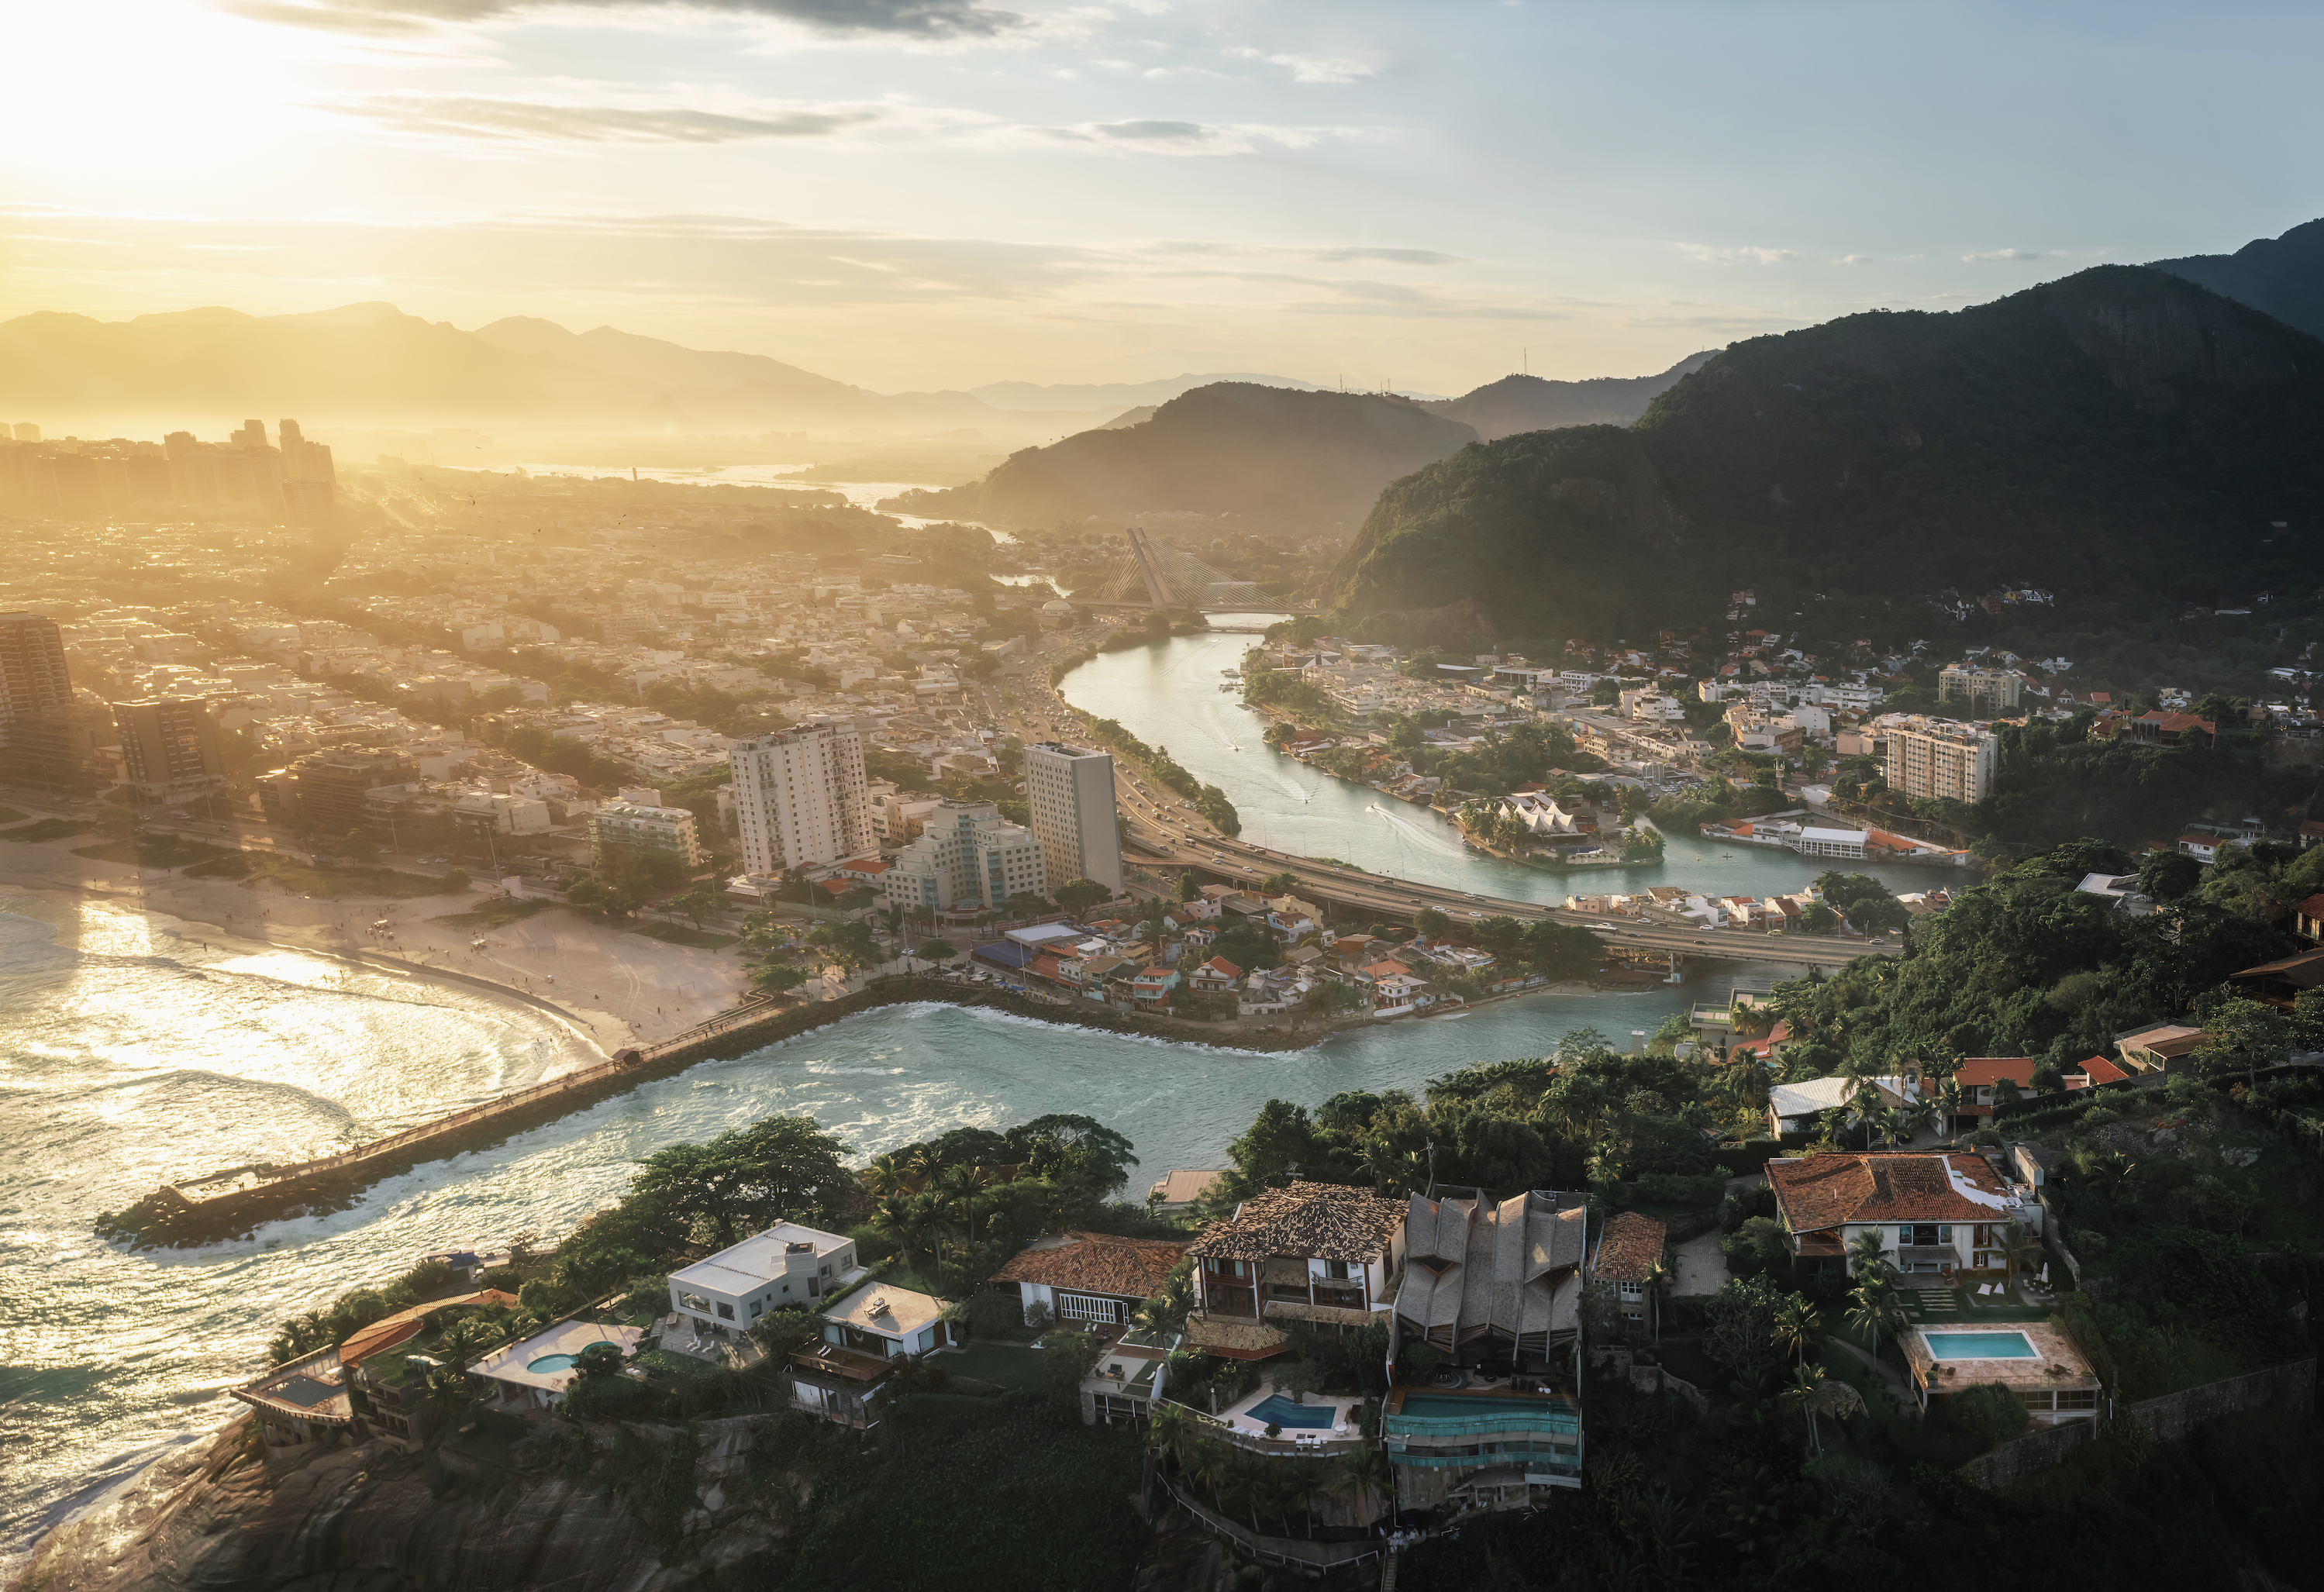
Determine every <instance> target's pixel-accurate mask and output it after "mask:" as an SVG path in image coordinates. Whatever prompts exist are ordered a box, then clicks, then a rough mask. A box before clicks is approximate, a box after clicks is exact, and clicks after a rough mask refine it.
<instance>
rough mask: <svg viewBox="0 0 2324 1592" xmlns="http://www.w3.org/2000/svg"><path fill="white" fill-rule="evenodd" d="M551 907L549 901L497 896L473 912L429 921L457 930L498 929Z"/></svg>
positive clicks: (519, 921) (452, 914)
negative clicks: (518, 899)
mask: <svg viewBox="0 0 2324 1592" xmlns="http://www.w3.org/2000/svg"><path fill="white" fill-rule="evenodd" d="M550 905H551V903H549V902H547V901H512V900H510V899H509V898H508V897H506V896H495V897H493V898H492V899H491V900H489V901H487V902H485V903H484V905H483V906H479V907H477V908H476V909H475V911H473V912H447V913H446V914H445V915H444V916H441V917H431V918H429V920H428V921H429V923H440V924H443V925H446V926H447V927H448V928H456V929H497V928H501V927H503V926H504V925H508V924H512V923H521V922H522V921H523V920H524V919H526V918H528V917H530V916H533V915H534V914H535V913H539V912H546V911H548V910H549V906H550Z"/></svg>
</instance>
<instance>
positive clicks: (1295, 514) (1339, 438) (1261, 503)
mask: <svg viewBox="0 0 2324 1592" xmlns="http://www.w3.org/2000/svg"><path fill="white" fill-rule="evenodd" d="M1476 440H1477V434H1476V432H1475V431H1473V430H1471V428H1468V427H1467V426H1464V425H1462V424H1461V423H1460V422H1459V421H1457V420H1448V419H1444V418H1443V416H1441V415H1434V414H1431V413H1430V412H1429V411H1428V410H1426V409H1425V408H1423V407H1422V406H1421V405H1419V404H1416V403H1415V402H1413V401H1412V400H1409V399H1403V398H1388V397H1383V396H1380V395H1378V394H1373V393H1355V392H1296V391H1290V390H1288V389H1286V388H1281V387H1261V386H1258V385H1256V384H1254V383H1252V382H1215V383H1213V384H1212V385H1211V386H1208V387H1197V388H1196V389H1194V391H1192V392H1188V393H1185V394H1183V395H1181V396H1179V397H1177V398H1174V399H1172V400H1170V401H1169V402H1167V403H1166V404H1163V405H1162V406H1160V408H1158V409H1157V410H1155V413H1154V418H1153V419H1149V420H1146V421H1144V422H1142V423H1140V424H1138V425H1134V426H1128V427H1123V428H1119V429H1106V428H1100V429H1098V430H1094V431H1084V432H1081V433H1078V434H1077V435H1075V436H1072V437H1066V438H1065V439H1064V440H1063V441H1061V442H1056V443H1054V444H1052V445H1050V446H1047V447H1038V448H1027V449H1026V450H1024V451H1023V452H1022V453H1019V454H1015V455H1012V456H1010V458H1009V460H1008V461H1007V462H1006V463H1004V464H1002V465H1000V466H998V467H997V468H995V469H994V470H993V471H992V473H991V474H989V475H987V476H986V477H985V478H984V479H983V480H982V481H981V482H977V483H973V484H971V485H968V486H961V487H954V489H952V490H951V491H949V492H908V493H906V494H905V495H904V496H903V497H901V498H896V499H891V500H890V502H892V503H893V504H894V505H895V506H896V507H898V508H899V509H902V510H904V511H907V512H910V513H915V514H930V515H948V516H954V517H958V518H962V519H974V520H1003V521H1007V522H1011V523H1016V524H1029V523H1045V522H1047V521H1050V520H1084V519H1087V518H1089V517H1091V516H1092V515H1125V516H1134V515H1137V514H1139V513H1147V512H1153V511H1167V510H1177V511H1190V512H1194V513H1202V514H1222V513H1231V514H1248V515H1257V516H1262V517H1265V518H1268V519H1271V520H1296V521H1304V522H1308V523H1314V524H1329V523H1332V522H1333V521H1335V520H1344V521H1353V520H1357V519H1359V518H1360V517H1361V516H1362V514H1363V512H1364V511H1365V510H1366V509H1368V508H1369V506H1370V505H1371V502H1372V499H1373V498H1374V497H1375V496H1377V495H1378V494H1379V489H1380V488H1381V487H1383V486H1385V485H1386V484H1387V483H1389V482H1390V481H1393V480H1395V479H1396V478H1397V476H1399V475H1402V474H1406V473H1407V472H1408V471H1411V470H1413V469H1415V468H1416V467H1418V466H1419V465H1425V464H1426V463H1428V462H1429V461H1430V460H1432V459H1441V458H1443V456H1445V455H1446V454H1448V453H1451V452H1452V450H1453V449H1455V448H1457V447H1460V446H1462V445H1464V444H1466V443H1471V442H1474V441H1476Z"/></svg>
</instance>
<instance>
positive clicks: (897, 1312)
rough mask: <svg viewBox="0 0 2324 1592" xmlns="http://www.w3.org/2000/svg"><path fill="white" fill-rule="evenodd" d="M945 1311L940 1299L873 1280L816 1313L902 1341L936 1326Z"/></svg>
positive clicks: (943, 1303) (882, 1336)
mask: <svg viewBox="0 0 2324 1592" xmlns="http://www.w3.org/2000/svg"><path fill="white" fill-rule="evenodd" d="M944 1312H945V1302H944V1301H943V1300H941V1299H936V1298H934V1297H932V1296H930V1295H928V1294H926V1293H913V1292H912V1291H911V1290H910V1289H909V1288H897V1287H892V1286H890V1285H889V1284H886V1283H882V1282H881V1281H879V1280H878V1279H877V1278H874V1279H873V1280H871V1282H868V1283H865V1284H863V1285H862V1287H860V1288H858V1289H856V1290H855V1292H854V1293H850V1294H849V1295H847V1297H846V1298H844V1299H842V1300H840V1301H839V1302H836V1303H835V1304H832V1305H829V1306H827V1307H826V1308H825V1309H824V1310H822V1311H818V1312H816V1313H818V1314H819V1315H820V1316H822V1318H823V1319H824V1320H825V1321H844V1322H845V1323H846V1324H847V1325H849V1326H851V1327H853V1328H855V1329H856V1330H859V1331H862V1332H871V1333H873V1334H876V1335H877V1336H879V1337H881V1338H898V1339H902V1338H908V1337H910V1336H911V1335H912V1334H913V1333H915V1332H918V1330H920V1329H921V1328H923V1327H926V1326H929V1325H931V1324H933V1323H934V1322H935V1321H936V1319H937V1318H938V1317H939V1316H941V1315H943V1314H944Z"/></svg>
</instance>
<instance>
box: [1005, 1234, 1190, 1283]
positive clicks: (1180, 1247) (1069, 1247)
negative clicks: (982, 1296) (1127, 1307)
mask: <svg viewBox="0 0 2324 1592" xmlns="http://www.w3.org/2000/svg"><path fill="white" fill-rule="evenodd" d="M1185 1255H1186V1246H1185V1244H1184V1243H1181V1242H1176V1241H1174V1240H1172V1239H1168V1238H1117V1237H1115V1236H1114V1235H1113V1234H1111V1233H1074V1234H1071V1235H1069V1236H1068V1238H1067V1239H1066V1241H1065V1243H1063V1244H1053V1245H1051V1246H1049V1247H1047V1248H1039V1247H1036V1248H1032V1249H1020V1250H1019V1251H1018V1252H1017V1253H1016V1254H1015V1255H1014V1256H1011V1257H1010V1261H1009V1264H1008V1265H1004V1266H1002V1267H1001V1269H1000V1270H999V1271H997V1272H995V1273H993V1274H992V1280H993V1281H994V1282H996V1283H1037V1284H1041V1285H1043V1286H1044V1287H1049V1288H1071V1289H1074V1290H1076V1291H1077V1292H1080V1293H1109V1294H1111V1295H1112V1296H1114V1297H1115V1298H1117V1299H1145V1298H1148V1297H1149V1296H1150V1295H1151V1294H1153V1293H1154V1292H1155V1291H1156V1290H1157V1289H1158V1288H1160V1287H1161V1286H1162V1284H1163V1281H1164V1279H1166V1278H1167V1277H1168V1276H1169V1275H1170V1273H1171V1270H1172V1268H1173V1267H1175V1266H1176V1265H1177V1264H1178V1262H1179V1261H1181V1260H1183V1259H1185Z"/></svg>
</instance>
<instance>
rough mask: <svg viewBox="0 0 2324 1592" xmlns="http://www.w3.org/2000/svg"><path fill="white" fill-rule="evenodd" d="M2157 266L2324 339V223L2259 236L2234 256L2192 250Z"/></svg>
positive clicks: (2154, 266)
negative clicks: (2272, 234) (2193, 252)
mask: <svg viewBox="0 0 2324 1592" xmlns="http://www.w3.org/2000/svg"><path fill="white" fill-rule="evenodd" d="M2153 268H2154V269H2155V270H2156V271H2169V272H2170V273H2171V274H2172V275H2173V276H2183V277H2185V278H2186V279H2187V280H2188V281H2190V282H2200V283H2202V284H2203V286H2205V287H2207V288H2209V289H2210V290H2211V291H2213V292H2214V293H2221V294H2224V295H2226V296H2227V298H2230V299H2236V300H2237V301H2238V302H2240V303H2244V304H2248V305H2250V306H2251V307H2252V308H2254V309H2260V310H2264V311H2266V312H2267V313H2268V314H2270V315H2272V316H2273V317H2275V318H2276V319H2278V320H2280V321H2282V323H2283V324H2284V325H2286V326H2288V327H2299V328H2300V329H2301V331H2303V332H2306V333H2308V334H2309V335H2310V336H2316V337H2324V221H2310V222H2306V223H2303V224H2302V225H2299V226H2295V227H2293V228H2292V230H2291V231H2290V232H2287V233H2285V234H2284V235H2282V237H2278V238H2255V239H2254V240H2253V241H2252V242H2250V243H2248V244H2245V245H2244V246H2243V247H2242V248H2240V249H2237V250H2236V252H2235V253H2232V254H2190V255H2189V256H2188V257H2187V258H2185V259H2183V260H2157V261H2154V262H2153Z"/></svg>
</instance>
